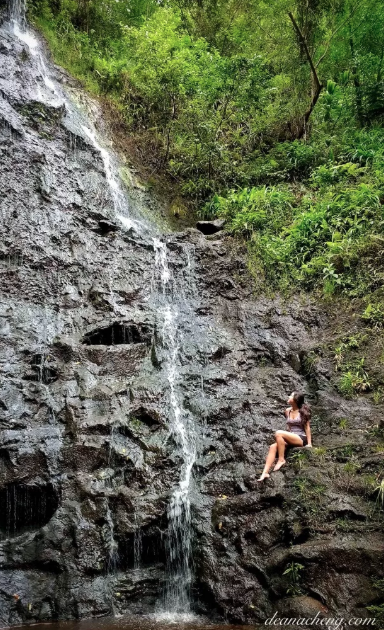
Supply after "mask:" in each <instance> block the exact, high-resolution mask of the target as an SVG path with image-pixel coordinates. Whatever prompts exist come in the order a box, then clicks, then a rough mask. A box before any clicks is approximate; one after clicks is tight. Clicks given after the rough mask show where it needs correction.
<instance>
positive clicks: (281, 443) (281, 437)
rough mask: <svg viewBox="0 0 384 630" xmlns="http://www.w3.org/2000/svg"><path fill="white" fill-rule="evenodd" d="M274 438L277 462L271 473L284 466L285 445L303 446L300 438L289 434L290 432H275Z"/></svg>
mask: <svg viewBox="0 0 384 630" xmlns="http://www.w3.org/2000/svg"><path fill="white" fill-rule="evenodd" d="M275 437H276V442H277V453H278V460H277V464H276V466H275V467H274V469H273V472H275V471H276V470H280V468H281V467H282V466H284V464H285V458H284V453H285V446H286V444H287V443H288V444H294V445H295V446H303V440H302V439H301V437H300V436H299V435H295V434H294V433H291V432H290V431H276V433H275Z"/></svg>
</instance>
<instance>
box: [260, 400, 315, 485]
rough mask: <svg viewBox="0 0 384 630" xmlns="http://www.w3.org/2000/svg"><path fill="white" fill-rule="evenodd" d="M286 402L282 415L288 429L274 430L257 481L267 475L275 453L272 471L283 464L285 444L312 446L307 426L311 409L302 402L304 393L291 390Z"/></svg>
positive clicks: (309, 429)
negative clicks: (274, 440)
mask: <svg viewBox="0 0 384 630" xmlns="http://www.w3.org/2000/svg"><path fill="white" fill-rule="evenodd" d="M288 404H289V405H291V406H290V407H288V409H286V410H285V411H284V415H285V417H286V418H287V427H288V431H282V430H279V431H276V433H275V439H276V442H274V444H271V446H270V447H269V452H268V455H267V459H266V461H265V466H264V470H263V472H262V473H261V476H260V478H259V479H258V480H257V481H263V479H264V478H265V477H269V474H268V470H269V469H270V467H271V466H272V464H273V462H274V461H275V459H276V455H277V456H278V460H277V464H276V466H275V467H274V469H273V471H272V472H275V470H279V469H280V468H281V467H282V466H283V465H284V464H285V459H284V451H285V447H286V445H287V444H289V445H291V446H308V447H311V446H312V438H311V428H310V426H309V421H310V419H311V409H310V407H309V405H307V404H304V394H302V393H300V392H293V393H292V394H291V395H290V397H289V398H288Z"/></svg>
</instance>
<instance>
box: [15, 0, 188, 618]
mask: <svg viewBox="0 0 384 630" xmlns="http://www.w3.org/2000/svg"><path fill="white" fill-rule="evenodd" d="M9 17H10V20H9V25H7V30H8V29H9V30H10V31H12V34H13V35H14V36H15V37H17V39H18V40H19V42H22V43H24V44H25V45H26V46H27V47H28V50H29V53H30V59H31V60H34V62H33V66H34V69H35V74H34V82H33V83H32V93H33V98H35V96H36V97H37V100H40V101H41V102H43V103H45V104H48V105H49V106H52V107H55V108H58V107H60V108H63V110H65V114H66V116H67V118H66V123H67V122H68V118H69V117H70V116H72V118H73V120H72V121H71V122H73V123H74V124H73V125H72V127H71V126H67V127H66V129H67V131H69V143H70V147H72V149H74V148H76V138H77V137H79V136H80V137H81V138H82V139H84V141H86V143H87V145H88V147H90V146H92V147H93V148H94V151H95V152H97V153H98V154H99V155H100V158H101V161H102V167H103V169H104V174H105V179H106V183H107V184H108V190H109V197H110V199H111V202H112V204H113V209H114V212H115V216H116V217H117V219H119V221H120V223H121V226H122V227H123V228H126V229H129V230H132V231H134V232H136V236H135V242H137V243H141V244H142V243H144V241H145V245H146V246H147V249H149V247H151V248H152V247H153V252H154V263H153V264H154V269H153V278H154V280H153V285H152V288H151V289H152V290H150V289H148V295H147V296H146V297H145V300H148V299H149V298H150V299H151V300H152V305H153V307H154V308H153V314H154V317H155V318H156V319H157V330H158V337H159V353H160V354H161V358H162V361H161V365H162V376H164V399H165V400H166V403H167V416H168V418H167V420H168V430H169V434H170V436H171V437H172V439H173V441H174V443H175V444H176V448H177V456H178V457H179V461H180V464H179V471H178V473H177V474H178V478H177V480H176V482H175V487H174V488H173V489H172V491H171V496H170V500H169V505H168V509H167V517H168V527H167V531H166V537H165V548H166V582H165V592H164V598H163V602H162V604H163V605H162V611H163V614H165V613H176V614H179V615H180V614H183V615H185V614H187V615H188V613H190V610H191V584H192V577H193V575H192V549H191V545H192V523H191V491H192V482H193V474H192V473H193V466H194V463H195V460H196V456H197V431H196V427H195V423H194V420H193V417H192V415H191V413H190V412H189V411H188V410H187V409H186V408H185V405H184V401H183V391H182V374H181V362H182V360H183V356H182V355H183V343H184V335H185V319H186V317H187V315H186V313H187V312H188V315H189V314H191V315H192V310H191V313H189V311H188V308H186V304H187V301H188V299H189V298H190V297H192V298H195V297H196V287H195V286H194V269H193V265H194V260H193V255H191V248H190V247H189V246H184V245H183V246H182V247H181V249H182V258H183V261H184V264H183V266H182V268H181V271H180V283H179V285H178V282H177V280H178V278H175V277H174V274H173V271H172V270H171V268H170V265H169V252H168V249H167V246H166V244H165V242H163V241H162V240H160V238H159V237H154V238H153V235H154V234H159V230H157V228H155V227H153V226H152V225H148V224H147V223H146V222H145V221H142V220H141V216H142V215H141V213H140V212H138V213H137V214H138V216H139V217H140V220H139V219H136V216H135V218H132V216H131V209H130V207H129V202H128V199H127V196H126V194H125V190H124V186H123V183H122V182H121V181H120V177H119V171H118V160H117V159H116V158H115V156H114V155H113V153H112V152H111V151H109V150H108V149H107V148H106V144H107V143H105V142H104V141H103V140H102V139H101V138H100V135H99V133H98V132H97V131H96V128H95V126H94V124H93V121H91V120H88V119H87V118H86V116H83V115H82V113H81V112H77V113H76V107H75V106H74V104H73V103H72V102H71V100H70V98H69V97H68V96H67V93H68V89H67V88H65V89H64V88H63V87H61V86H60V85H59V84H58V83H56V80H55V79H54V77H55V76H56V75H55V71H54V70H53V69H52V68H51V75H50V71H49V70H50V66H49V64H48V63H47V64H46V63H45V61H44V57H43V52H40V51H41V50H42V48H41V46H40V43H39V41H38V39H36V37H35V36H34V34H33V32H32V31H30V30H29V29H28V28H27V25H26V20H25V3H24V1H23V0H11V2H10V9H9ZM18 48H19V46H18ZM31 65H32V64H31ZM47 66H48V67H47ZM52 77H53V78H52ZM63 106H65V107H63ZM73 129H74V131H73V134H72V135H71V133H72V130H73ZM107 146H108V144H107ZM89 152H90V151H89ZM151 238H153V242H151ZM110 270H111V272H110V274H109V275H108V281H109V283H108V286H109V290H110V303H111V306H112V309H111V310H112V312H113V315H116V314H118V309H117V305H116V300H115V295H114V291H113V281H114V275H113V266H110ZM149 294H150V295H149ZM31 319H32V317H31ZM57 332H58V333H59V332H61V331H59V330H58V331H57ZM50 343H51V338H49V339H48V338H47V339H45V338H44V339H42V340H41V344H40V346H41V347H40V353H39V359H38V363H37V364H36V369H37V371H38V380H39V386H40V388H41V389H44V390H45V399H46V402H47V403H49V405H50V407H51V409H52V410H54V409H55V405H54V404H53V393H54V392H55V390H54V388H52V392H53V393H51V392H50V387H49V385H48V384H47V383H44V380H45V378H44V373H45V370H46V369H47V366H48V352H49V345H50ZM51 402H52V404H51ZM126 405H127V406H129V400H128V397H127V402H126ZM53 422H54V423H55V424H56V420H55V419H53ZM118 426H119V425H118V424H116V423H114V424H112V425H111V433H110V439H109V453H108V466H109V467H111V468H115V466H114V461H113V459H114V452H115V450H116V449H117V447H118V446H120V440H121V441H123V440H124V436H121V437H119V433H118ZM59 437H60V438H61V434H59ZM57 445H58V446H60V445H61V442H60V441H59V440H58V441H57ZM58 455H59V449H58V448H57V449H56V450H55V449H53V448H51V449H50V451H49V453H48V454H47V458H49V457H51V459H50V460H49V464H50V473H51V474H52V476H53V477H55V475H57V470H56V462H57V457H58ZM51 460H52V461H51ZM113 483H114V482H113ZM92 484H93V485H92V488H93V489H94V490H95V493H97V492H99V490H100V491H102V492H103V493H104V496H106V498H107V501H106V506H105V513H104V531H103V534H104V546H105V552H106V553H105V555H106V563H107V566H108V571H109V572H110V573H112V572H114V571H115V569H116V566H117V563H118V546H117V542H116V537H115V536H116V531H115V523H114V514H113V509H111V508H113V506H114V504H113V503H111V504H109V502H108V498H109V492H108V491H109V490H110V487H111V486H112V481H111V478H110V476H109V475H108V476H107V477H106V478H101V479H99V478H96V480H95V481H93V482H92ZM106 490H107V492H106ZM10 505H11V502H10V501H8V503H7V509H11V508H10V507H9V506H10ZM12 505H13V504H12ZM85 523H86V519H85V518H84V527H85ZM141 525H142V526H143V527H144V525H146V523H145V522H143V524H142V523H141V521H140V519H138V520H137V522H135V532H134V550H133V551H134V567H135V568H136V569H138V568H139V567H140V564H141V557H142V555H143V557H145V553H144V554H142V552H143V549H142V546H143V539H142V535H143V531H144V532H145V530H142V529H141V528H140V526H141ZM144 542H145V538H144ZM144 552H145V549H144Z"/></svg>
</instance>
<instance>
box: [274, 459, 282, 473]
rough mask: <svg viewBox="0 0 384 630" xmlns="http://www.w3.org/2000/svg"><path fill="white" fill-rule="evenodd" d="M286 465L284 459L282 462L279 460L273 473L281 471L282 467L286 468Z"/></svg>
mask: <svg viewBox="0 0 384 630" xmlns="http://www.w3.org/2000/svg"><path fill="white" fill-rule="evenodd" d="M284 464H285V459H282V460H281V461H280V460H278V462H277V464H276V466H275V467H274V469H273V471H272V472H275V471H276V470H280V468H281V467H282V466H284Z"/></svg>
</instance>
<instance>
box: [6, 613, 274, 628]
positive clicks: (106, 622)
mask: <svg viewBox="0 0 384 630" xmlns="http://www.w3.org/2000/svg"><path fill="white" fill-rule="evenodd" d="M18 627H19V628H26V627H33V630H173V629H176V628H180V629H182V630H262V628H264V629H265V626H264V625H262V624H259V625H253V624H251V625H246V626H239V625H233V624H229V623H228V624H227V623H223V622H220V623H213V622H211V621H209V620H208V619H205V618H203V617H197V616H195V615H170V614H169V615H147V616H134V617H132V616H129V617H126V616H122V617H101V618H92V619H82V620H76V621H55V622H46V623H34V624H25V625H23V626H18Z"/></svg>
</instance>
